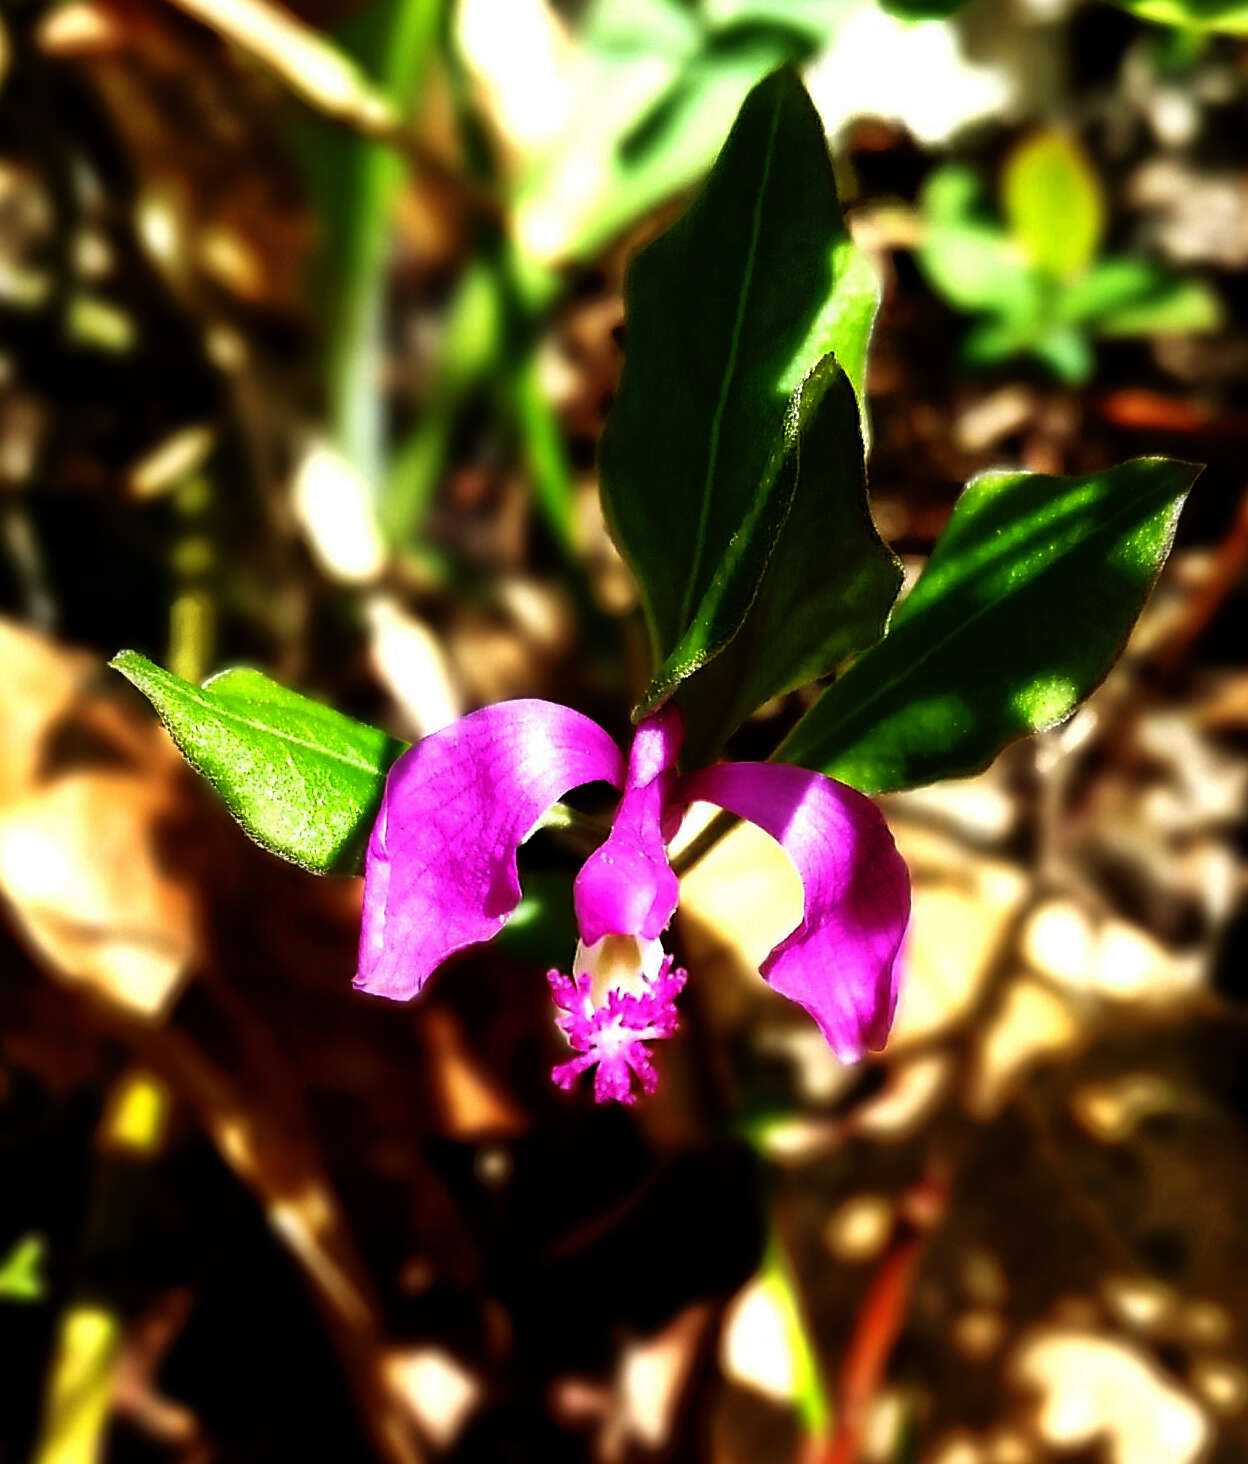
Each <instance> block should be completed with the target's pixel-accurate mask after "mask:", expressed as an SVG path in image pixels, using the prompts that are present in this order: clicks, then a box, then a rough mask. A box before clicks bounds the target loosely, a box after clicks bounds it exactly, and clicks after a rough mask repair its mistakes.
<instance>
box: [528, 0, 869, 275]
mask: <svg viewBox="0 0 1248 1464" xmlns="http://www.w3.org/2000/svg"><path fill="white" fill-rule="evenodd" d="M854 3H855V0H707V3H704V4H703V5H701V6H694V5H691V4H687V3H683V0H596V3H594V4H592V5H591V6H590V7H589V9H588V12H587V14H586V17H585V21H584V24H583V26H582V28H581V36H580V45H579V47H578V54H577V58H576V64H575V71H574V75H573V95H574V97H576V98H577V99H578V105H576V106H575V107H574V108H573V117H572V119H571V121H570V123H569V125H568V127H567V129H566V131H565V133H564V134H563V135H562V136H561V137H560V138H559V139H558V140H557V141H556V142H555V143H554V144H552V146H551V147H550V148H549V149H547V150H546V151H545V152H544V153H543V154H542V155H541V156H540V157H539V158H538V159H536V161H535V162H534V164H533V166H532V167H531V168H530V169H529V170H528V172H527V174H526V175H525V177H524V178H523V179H522V181H521V186H520V189H519V192H518V196H517V199H516V234H517V238H518V239H519V242H520V247H521V248H522V249H523V250H524V251H525V252H526V253H528V254H530V255H532V256H533V257H535V258H538V259H542V260H548V261H555V260H567V259H588V258H591V257H593V256H594V255H595V254H597V253H598V252H600V251H601V249H602V248H603V247H604V246H605V245H606V244H607V243H609V242H610V240H611V239H612V238H614V237H615V236H616V235H617V234H619V233H620V232H621V231H622V230H623V229H625V228H626V227H627V226H628V225H629V224H631V223H634V222H635V221H636V220H637V219H639V218H641V217H642V216H643V215H645V214H646V213H648V212H649V211H650V210H651V209H653V208H654V207H655V206H656V205H657V204H660V203H662V202H663V200H664V199H666V198H669V197H671V196H672V195H673V194H674V193H677V192H679V191H680V190H681V189H684V188H688V187H690V186H691V185H692V184H694V183H696V182H697V180H698V179H699V178H700V177H701V176H702V174H703V173H704V172H705V170H706V167H707V165H708V163H709V162H710V161H711V159H712V158H713V157H714V155H715V151H716V149H717V148H718V147H719V146H720V145H721V144H722V143H723V140H724V138H725V136H726V135H727V133H728V130H729V128H730V127H731V126H732V121H733V118H734V117H735V116H736V115H737V112H738V110H739V109H740V107H741V103H742V101H743V100H744V98H745V96H746V94H747V92H749V90H750V88H751V87H752V86H754V85H755V83H756V82H758V81H759V79H760V78H761V77H764V76H766V75H767V73H768V72H770V71H772V70H774V69H775V68H776V67H777V66H781V65H783V64H784V63H785V62H790V61H791V62H798V61H803V60H805V59H807V58H808V57H810V56H812V55H813V54H814V53H815V52H816V51H817V50H818V49H819V47H820V46H821V45H823V44H824V43H825V42H826V41H827V40H828V38H829V37H830V36H831V34H832V33H833V31H834V30H835V28H836V25H837V24H838V22H839V21H840V19H841V18H842V16H843V15H845V14H846V13H848V11H849V10H850V9H851V8H852V6H853V4H854ZM587 115H592V117H593V126H586V125H585V117H586V116H587Z"/></svg>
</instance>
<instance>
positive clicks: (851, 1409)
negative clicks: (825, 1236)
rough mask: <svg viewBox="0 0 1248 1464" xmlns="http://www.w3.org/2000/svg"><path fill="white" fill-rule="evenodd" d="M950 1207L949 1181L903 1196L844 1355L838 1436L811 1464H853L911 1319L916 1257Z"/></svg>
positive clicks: (928, 1182)
mask: <svg viewBox="0 0 1248 1464" xmlns="http://www.w3.org/2000/svg"><path fill="white" fill-rule="evenodd" d="M948 1206H949V1189H948V1184H947V1182H946V1181H945V1180H944V1179H941V1178H936V1177H935V1176H932V1175H929V1176H928V1177H927V1178H926V1179H923V1180H921V1181H920V1182H919V1184H918V1185H916V1186H915V1188H914V1189H912V1190H911V1191H910V1193H909V1194H908V1195H907V1196H906V1197H905V1199H904V1201H903V1203H902V1207H901V1212H900V1214H899V1215H898V1217H897V1223H896V1226H895V1227H894V1230H893V1237H892V1240H891V1241H890V1242H889V1246H888V1250H887V1251H886V1252H885V1255H884V1259H883V1260H882V1261H881V1262H880V1265H879V1268H878V1269H877V1271H876V1273H875V1277H874V1279H873V1280H872V1282H871V1285H870V1286H869V1287H868V1288H867V1294H866V1296H865V1298H864V1299H863V1303H862V1306H861V1308H860V1310H859V1312H858V1320H857V1321H856V1323H855V1324H854V1331H853V1335H852V1336H851V1338H850V1341H849V1347H848V1349H847V1350H846V1353H845V1362H844V1365H843V1367H842V1368H841V1376H840V1381H839V1383H838V1386H837V1415H836V1419H837V1421H836V1433H835V1434H834V1436H833V1439H832V1443H831V1445H830V1446H829V1448H828V1449H827V1450H826V1452H824V1453H822V1454H820V1455H819V1456H818V1458H817V1460H815V1461H812V1464H855V1461H856V1460H857V1458H858V1454H859V1451H860V1450H861V1448H862V1438H863V1433H864V1431H865V1429H866V1423H867V1416H868V1413H869V1412H870V1408H871V1404H872V1403H873V1402H874V1400H875V1398H876V1396H877V1394H878V1393H879V1390H880V1386H881V1384H882V1383H883V1381H884V1376H885V1372H886V1370H887V1368H888V1360H889V1358H890V1357H891V1356H892V1352H893V1347H894V1346H895V1345H896V1342H897V1338H898V1337H899V1336H900V1334H901V1330H902V1328H903V1327H904V1326H905V1322H906V1317H907V1315H908V1314H909V1310H910V1298H911V1296H912V1295H913V1293H914V1282H915V1277H916V1275H917V1272H918V1264H919V1257H920V1255H921V1254H922V1251H923V1247H924V1245H925V1244H926V1242H927V1238H928V1236H929V1235H930V1234H931V1232H932V1231H933V1230H934V1229H935V1227H936V1226H937V1225H938V1224H939V1223H940V1221H941V1220H942V1219H943V1217H944V1215H945V1213H946V1211H947V1209H948Z"/></svg>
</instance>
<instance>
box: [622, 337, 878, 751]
mask: <svg viewBox="0 0 1248 1464" xmlns="http://www.w3.org/2000/svg"><path fill="white" fill-rule="evenodd" d="M900 588H901V566H900V565H899V564H898V562H897V560H896V559H895V558H894V556H893V554H892V553H891V552H890V551H889V550H888V549H887V548H886V547H885V545H884V544H883V543H882V542H881V540H880V537H879V535H878V533H877V532H876V529H875V525H874V523H873V522H872V519H871V511H870V508H869V507H868V502H867V485H866V474H865V470H864V464H863V453H862V446H861V439H860V437H859V430H858V404H857V401H856V399H855V397H854V393H853V389H852V388H851V387H850V385H849V382H848V380H847V379H846V377H845V374H844V373H843V372H842V371H841V370H840V368H839V367H838V366H837V365H836V363H835V361H834V360H833V359H832V357H830V356H829V357H826V358H825V359H824V361H822V362H821V363H820V365H819V366H818V367H816V369H815V370H814V371H813V372H812V373H811V375H810V377H808V378H807V381H806V382H805V383H804V384H803V386H802V388H801V391H800V394H799V399H798V403H797V407H796V410H795V411H794V413H793V415H792V417H791V420H790V424H789V425H788V427H787V429H786V434H785V440H784V444H783V448H782V450H781V452H780V453H779V454H778V455H777V460H776V462H775V464H774V465H773V467H772V469H771V470H769V473H768V476H767V479H766V482H765V486H764V487H763V488H762V489H761V491H760V492H759V494H758V496H757V498H756V500H755V504H754V506H753V507H752V509H751V514H750V518H749V519H748V520H747V522H746V523H745V524H743V525H742V526H741V529H740V531H739V533H738V534H737V536H736V537H735V538H734V539H733V540H732V542H731V543H730V545H729V548H728V552H727V553H726V554H725V556H724V559H723V560H722V561H721V563H720V566H719V570H718V572H717V573H716V575H715V577H714V579H713V580H712V581H711V584H710V586H709V587H708V589H707V592H706V594H705V595H704V596H703V599H702V602H701V604H700V605H699V606H698V611H697V614H696V616H695V617H694V621H693V625H692V626H691V628H690V630H689V632H688V634H687V635H686V636H685V637H684V639H683V640H682V641H681V643H680V645H679V646H678V647H677V648H676V650H675V651H673V653H672V655H671V656H669V657H668V659H667V661H666V662H665V663H664V666H663V668H662V671H661V672H660V674H659V676H658V677H656V679H655V681H654V683H653V684H652V685H651V687H650V688H649V690H648V692H647V696H646V702H647V704H650V705H657V704H658V703H659V702H660V701H661V700H662V699H663V697H664V696H665V695H666V694H667V693H668V692H669V691H670V690H672V689H673V688H674V687H676V686H679V685H680V683H681V682H684V686H683V687H682V688H681V690H680V691H679V692H678V700H680V702H681V704H682V706H683V708H684V711H685V721H686V735H685V749H684V752H685V761H686V763H687V765H690V766H693V765H696V764H697V763H700V762H706V761H709V760H710V759H711V758H712V757H713V756H714V754H715V753H716V752H717V751H718V750H719V748H720V746H721V745H722V743H723V741H724V739H725V738H726V737H727V736H728V734H729V733H730V732H731V731H732V730H733V729H734V728H735V727H737V726H738V725H739V724H740V723H741V722H743V721H744V720H745V719H746V718H747V717H748V716H749V715H750V713H751V712H752V711H754V709H755V708H756V707H758V706H761V705H762V704H763V702H765V701H768V700H770V698H771V697H773V696H777V695H779V694H780V693H781V692H784V691H788V690H789V689H791V688H792V687H794V686H800V685H802V684H803V683H804V682H807V681H812V680H814V679H815V678H816V677H818V676H822V675H824V674H825V673H827V672H829V671H831V670H833V669H835V668H836V667H837V666H839V665H840V664H842V663H843V662H844V661H846V660H847V659H848V658H849V657H850V656H852V655H855V654H856V653H857V652H859V651H861V650H863V649H864V648H865V647H867V646H869V645H873V644H874V643H875V642H876V641H877V640H878V639H879V638H880V636H881V635H882V634H883V633H884V627H885V625H886V624H887V621H888V614H889V611H890V610H891V608H892V605H893V601H894V600H895V599H896V598H897V591H898V590H899V589H900ZM746 596H748V597H749V598H748V601H747V602H746V603H744V604H743V603H742V600H743V599H744V597H746ZM687 677H688V678H691V679H689V680H686V678H687Z"/></svg>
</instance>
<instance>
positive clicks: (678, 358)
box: [601, 72, 878, 691]
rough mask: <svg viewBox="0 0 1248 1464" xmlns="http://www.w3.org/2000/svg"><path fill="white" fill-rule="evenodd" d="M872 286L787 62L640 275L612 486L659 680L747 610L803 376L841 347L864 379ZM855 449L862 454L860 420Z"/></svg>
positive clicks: (849, 442)
mask: <svg viewBox="0 0 1248 1464" xmlns="http://www.w3.org/2000/svg"><path fill="white" fill-rule="evenodd" d="M877 299H878V286H877V284H876V281H875V278H874V276H873V275H872V273H871V270H870V267H869V266H868V264H867V262H866V260H865V259H864V258H863V256H862V255H861V254H860V253H859V251H858V250H857V249H856V248H855V246H854V245H853V243H852V241H851V240H850V238H849V235H848V233H847V231H846V229H845V225H844V222H843V220H842V218H841V214H840V207H839V204H838V201H837V195H836V186H835V182H834V180H833V176H832V166H831V163H830V161H829V159H828V154H827V147H826V143H825V140H824V135H823V127H822V124H821V123H820V121H819V117H818V114H817V113H816V112H815V110H814V107H813V105H812V104H811V102H810V99H809V97H807V95H806V93H805V91H804V90H803V88H802V85H801V83H800V81H798V79H797V77H796V76H795V75H794V74H792V73H790V72H778V73H776V74H775V75H773V76H771V77H769V78H768V79H767V80H766V81H764V82H762V83H761V84H760V85H759V86H758V87H756V88H755V89H754V91H753V92H751V94H750V96H749V97H748V98H747V100H746V103H745V105H744V106H743V107H742V109H741V114H740V116H739V118H738V119H737V123H736V125H735V126H734V128H733V130H732V134H731V136H730V137H729V139H728V142H727V143H726V144H725V147H724V150H723V152H722V153H721V154H720V156H719V159H718V161H717V162H716V164H715V167H714V169H713V170H712V172H711V176H710V178H709V179H708V181H707V185H706V188H705V190H704V191H703V193H702V194H701V195H700V197H699V198H698V199H697V201H696V202H695V203H694V205H693V206H692V208H691V209H690V210H689V212H688V213H687V214H685V215H684V217H683V218H681V219H680V220H679V221H678V222H677V223H676V224H675V225H674V226H673V227H672V228H671V229H669V230H668V232H667V233H666V234H664V235H663V236H662V237H661V238H660V239H658V240H657V241H656V242H655V243H653V244H652V245H650V246H649V248H647V249H646V250H644V251H643V252H642V253H641V254H640V255H639V256H638V258H637V259H636V261H635V262H634V264H633V267H632V269H631V271H630V273H629V278H628V285H627V292H626V302H627V311H628V335H627V340H626V356H625V364H624V375H623V380H622V383H621V387H620V394H619V398H618V400H617V402H616V404H615V408H614V410H613V411H612V414H611V417H610V419H609V420H608V423H607V429H606V432H605V434H604V437H603V442H602V452H601V477H602V489H603V501H604V507H605V510H606V513H607V518H608V522H609V523H610V525H611V529H612V533H613V535H614V537H615V540H616V543H617V544H618V545H619V547H620V549H621V551H622V553H623V554H624V557H625V559H626V560H627V561H628V563H629V565H630V567H631V568H632V570H633V572H634V574H635V575H636V577H637V580H638V583H639V585H640V587H641V593H642V600H643V603H644V605H645V609H646V614H647V619H648V621H649V625H650V629H651V633H652V639H653V644H654V648H655V652H656V661H657V662H658V663H659V664H660V666H661V668H662V669H661V670H660V672H659V676H658V681H659V682H660V683H661V686H662V689H663V690H665V691H666V690H670V689H671V688H672V687H673V686H674V685H676V684H677V683H678V682H679V681H680V680H681V678H682V676H685V675H688V674H690V673H691V671H692V670H694V669H696V668H697V667H698V666H699V665H702V664H704V663H705V659H706V657H707V655H708V654H713V653H714V650H715V649H716V648H720V647H722V646H723V645H724V644H726V643H727V642H728V640H729V639H731V636H732V634H733V633H734V628H739V627H740V625H741V623H742V621H743V619H744V616H745V613H746V611H747V610H748V608H749V606H750V604H751V603H752V601H753V597H754V594H755V593H756V592H757V586H758V584H759V581H760V579H761V576H762V574H763V573H764V571H765V570H766V569H767V568H768V566H769V565H770V563H771V558H770V556H771V555H772V553H773V551H774V550H775V548H776V546H777V544H778V543H779V540H778V538H777V534H778V530H779V527H780V525H781V524H782V523H783V522H784V518H785V515H784V514H777V513H776V512H775V511H774V510H775V509H776V507H777V505H778V504H779V503H780V501H781V500H780V498H778V497H776V496H774V495H773V492H772V491H770V490H779V489H782V488H783V483H782V475H780V474H779V467H780V465H781V464H782V463H783V461H784V458H785V454H786V443H789V442H790V439H791V438H792V436H793V421H794V414H795V413H796V416H797V418H800V417H801V416H802V412H801V410H800V403H801V398H800V395H799V393H800V390H801V388H802V385H803V383H804V382H805V380H806V378H807V376H808V375H809V374H810V372H811V371H812V369H813V368H814V367H815V365H816V364H817V363H818V362H819V361H820V360H821V359H822V358H823V357H824V356H825V355H827V354H829V353H834V354H835V356H836V359H837V361H838V362H839V364H840V365H841V367H843V369H844V370H845V372H846V374H847V375H848V377H849V380H850V382H851V383H853V384H854V385H855V387H860V386H861V382H862V375H863V371H864V368H865V363H866V351H867V342H868V338H869V335H870V330H871V325H872V322H873V319H874V316H875V310H876V303H877ZM800 436H801V433H800V431H799V432H798V434H797V437H798V439H800ZM825 446H826V444H825ZM843 450H844V452H845V453H846V454H847V455H849V456H850V457H852V458H854V459H855V460H856V459H857V458H858V457H859V456H860V454H861V445H860V442H859V441H858V438H857V434H856V433H855V434H853V436H852V437H849V436H847V437H846V440H845V443H844V448H843ZM853 477H854V474H853V471H851V470H848V469H847V470H846V471H845V472H843V473H842V474H841V481H842V482H844V483H848V482H850V481H852V480H853ZM768 485H770V490H769V486H768ZM760 495H761V499H760ZM776 568H777V572H781V566H780V565H777V566H776ZM717 577H718V579H719V580H720V583H719V584H717V583H716V581H717ZM803 588H804V587H803V586H802V585H799V584H794V590H795V591H796V592H798V593H800V592H801V590H802V589H803ZM704 605H705V617H703V606H704ZM829 630H830V632H831V630H832V628H831V627H829ZM674 653H675V659H671V658H673V654H674ZM777 654H779V655H783V650H782V648H779V647H778V648H777Z"/></svg>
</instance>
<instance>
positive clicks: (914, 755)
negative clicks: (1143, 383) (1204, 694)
mask: <svg viewBox="0 0 1248 1464" xmlns="http://www.w3.org/2000/svg"><path fill="white" fill-rule="evenodd" d="M1198 471H1199V469H1198V468H1196V467H1193V466H1192V465H1191V464H1188V463H1179V462H1171V461H1168V460H1167V459H1164V458H1137V459H1135V460H1134V461H1132V462H1129V463H1124V464H1122V465H1121V466H1120V467H1116V468H1111V469H1109V470H1107V471H1105V472H1101V473H1095V474H1092V475H1091V476H1089V477H1084V478H1055V477H1048V476H1045V475H1041V474H1028V473H989V474H986V475H985V476H983V477H981V478H977V479H976V480H975V481H974V482H973V483H971V484H970V485H969V486H968V487H967V488H966V490H965V491H964V493H963V494H962V497H961V498H960V499H959V500H958V504H957V507H956V509H955V510H954V514H953V518H952V519H951V520H950V522H949V525H948V527H947V528H946V530H945V532H944V534H943V535H942V536H941V538H940V540H939V541H938V543H937V545H936V548H935V550H934V551H933V554H932V557H931V559H930V560H929V561H928V564H927V568H926V569H925V570H924V572H923V574H922V576H921V577H920V579H919V581H918V583H917V585H916V586H915V588H914V590H913V591H912V593H911V594H910V595H909V596H908V597H907V599H905V600H904V601H903V602H902V604H901V606H900V607H899V609H898V611H897V613H896V615H895V616H894V618H893V625H892V629H891V631H890V633H889V635H888V636H887V637H886V638H885V639H884V640H883V641H881V642H880V644H879V645H877V646H875V647H874V648H873V649H872V650H870V651H868V652H866V654H865V655H863V656H862V657H861V658H860V659H859V660H858V661H857V662H855V664H854V665H853V666H852V667H851V668H850V670H849V671H848V672H846V674H845V675H844V676H843V677H841V679H840V680H839V681H837V682H835V683H834V684H833V685H832V686H831V687H830V688H829V689H828V690H827V691H826V692H825V693H824V695H823V696H822V697H821V698H820V700H819V701H818V702H817V703H816V704H815V706H814V707H813V708H812V710H811V711H810V712H809V713H808V714H807V716H806V717H805V718H803V720H802V721H801V722H799V723H798V725H797V727H796V728H795V729H794V731H793V733H792V734H791V736H790V737H789V738H788V740H787V741H786V743H785V744H784V746H783V747H782V748H781V749H780V751H779V752H778V754H777V756H778V757H779V758H781V759H782V760H784V761H786V762H798V763H802V764H804V765H806V766H808V767H814V768H819V769H821V770H823V771H824V772H827V773H829V774H831V775H832V776H833V777H837V778H840V779H842V780H843V781H845V782H847V783H850V784H852V785H853V786H854V787H856V788H860V789H862V790H863V791H865V792H870V793H880V792H886V791H888V790H891V789H899V788H912V787H916V786H918V785H920V784H923V783H930V782H934V781H936V780H937V779H939V778H948V777H955V776H958V775H960V774H963V773H970V772H973V771H975V770H977V769H979V768H982V767H985V766H987V764H988V763H989V762H991V761H992V759H993V758H994V757H995V756H996V755H997V753H998V752H999V751H1000V750H1001V748H1002V747H1003V746H1004V745H1005V744H1006V743H1007V742H1009V741H1011V740H1012V739H1014V738H1016V737H1020V736H1023V735H1025V734H1027V733H1029V732H1036V731H1040V730H1042V729H1044V728H1046V727H1051V726H1054V725H1055V724H1056V723H1058V722H1060V721H1062V720H1063V719H1064V718H1065V717H1067V716H1069V715H1070V713H1071V712H1072V711H1073V710H1074V708H1075V707H1076V706H1077V705H1078V703H1079V702H1080V701H1081V700H1082V699H1083V698H1084V697H1085V696H1086V695H1087V694H1088V692H1089V691H1091V690H1092V688H1093V687H1095V686H1096V685H1097V683H1098V682H1099V681H1100V680H1101V679H1102V678H1103V677H1104V676H1105V674H1106V672H1107V671H1108V670H1109V667H1110V665H1111V664H1112V663H1113V661H1114V658H1115V657H1116V656H1117V654H1118V652H1119V651H1120V650H1121V648H1122V645H1123V642H1124V641H1125V639H1126V636H1127V633H1128V632H1129V630H1130V629H1131V626H1132V624H1133V623H1134V621H1135V618H1136V616H1137V615H1138V614H1139V611H1140V608H1141V606H1142V605H1143V603H1144V599H1145V596H1146V595H1147V594H1148V591H1149V589H1150V587H1151V585H1152V583H1153V581H1154V579H1155V578H1156V576H1157V573H1158V571H1159V570H1160V568H1161V566H1162V564H1163V563H1164V562H1165V558H1166V555H1167V554H1168V553H1169V550H1170V544H1171V541H1172V540H1173V537H1174V529H1175V525H1176V523H1177V521H1178V515H1179V510H1180V508H1181V507H1182V504H1183V500H1184V498H1185V497H1186V495H1187V491H1188V489H1189V488H1190V486H1191V484H1192V481H1193V479H1194V478H1195V476H1196V474H1197V472H1198Z"/></svg>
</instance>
